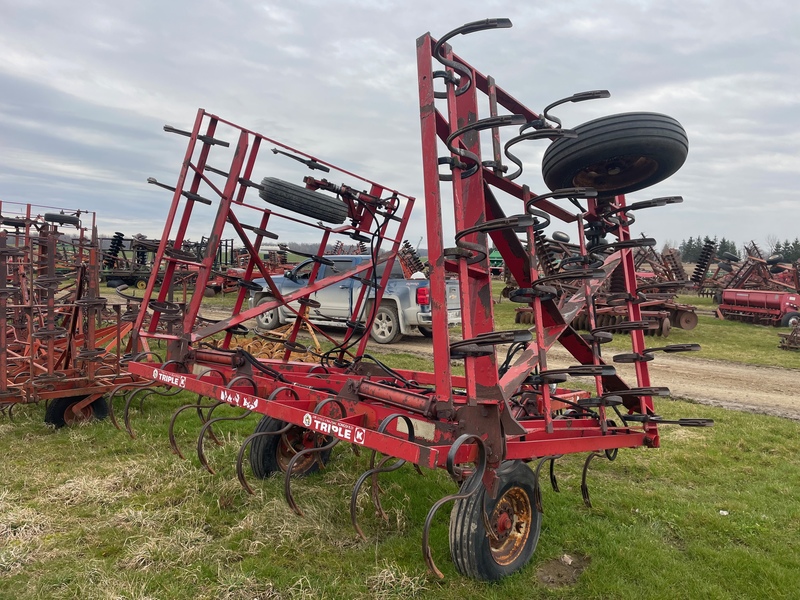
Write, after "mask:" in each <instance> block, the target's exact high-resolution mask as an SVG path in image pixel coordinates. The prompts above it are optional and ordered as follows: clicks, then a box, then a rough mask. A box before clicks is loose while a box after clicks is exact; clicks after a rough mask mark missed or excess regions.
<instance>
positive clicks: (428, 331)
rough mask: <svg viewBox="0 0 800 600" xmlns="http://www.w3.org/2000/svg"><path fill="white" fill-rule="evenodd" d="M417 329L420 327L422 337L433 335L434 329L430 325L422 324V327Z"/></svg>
mask: <svg viewBox="0 0 800 600" xmlns="http://www.w3.org/2000/svg"><path fill="white" fill-rule="evenodd" d="M417 329H419V332H420V333H421V334H422V337H426V338H432V337H433V329H431V328H430V327H422V326H420V327H417Z"/></svg>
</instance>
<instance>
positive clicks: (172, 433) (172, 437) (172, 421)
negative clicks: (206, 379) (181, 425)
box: [168, 395, 215, 458]
mask: <svg viewBox="0 0 800 600" xmlns="http://www.w3.org/2000/svg"><path fill="white" fill-rule="evenodd" d="M204 397H205V396H203V395H198V396H197V400H198V403H197V404H184V405H183V406H181V407H179V408H177V409H176V410H175V412H174V413H172V418H171V419H170V420H169V430H168V431H169V445H170V446H171V447H172V451H173V452H174V453H175V454H177V455H178V456H179V457H181V458H185V457H184V456H183V452H181V450H180V448H179V447H178V440H177V439H176V438H175V423H176V422H177V420H178V416H179V415H180V414H181V413H182V412H183V411H185V410H189V409H190V408H196V409H197V412H198V413H199V414H200V416H201V422H203V423H205V420H204V419H202V415H203V412H202V409H204V408H211V407H213V406H215V405H213V404H200V399H202V398H204Z"/></svg>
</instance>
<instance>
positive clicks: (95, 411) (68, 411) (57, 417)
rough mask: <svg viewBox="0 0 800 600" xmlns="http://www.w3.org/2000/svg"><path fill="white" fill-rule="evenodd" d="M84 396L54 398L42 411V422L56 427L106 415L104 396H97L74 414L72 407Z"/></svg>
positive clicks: (106, 407)
mask: <svg viewBox="0 0 800 600" xmlns="http://www.w3.org/2000/svg"><path fill="white" fill-rule="evenodd" d="M85 397H86V396H73V397H71V398H54V399H53V400H50V402H49V403H48V405H47V410H46V411H45V413H44V422H45V423H48V424H50V425H55V426H56V428H57V429H58V428H61V427H64V426H65V425H70V426H71V425H75V424H76V423H79V422H82V421H91V420H93V419H97V420H100V419H105V418H106V417H107V416H108V403H107V402H106V399H105V398H98V399H97V400H95V401H94V402H92V403H91V404H89V405H88V406H84V407H83V409H82V410H81V412H80V415H79V416H75V414H74V413H73V412H72V407H73V406H74V405H76V404H77V403H78V402H80V401H81V400H83V399H84V398H85Z"/></svg>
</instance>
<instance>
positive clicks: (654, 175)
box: [542, 113, 689, 196]
mask: <svg viewBox="0 0 800 600" xmlns="http://www.w3.org/2000/svg"><path fill="white" fill-rule="evenodd" d="M574 130H575V132H577V134H578V137H577V138H561V139H557V140H556V141H554V142H553V143H552V144H550V146H548V147H547V149H546V150H545V152H544V157H543V159H542V175H543V177H544V181H545V183H546V184H547V187H549V188H550V189H551V190H557V189H561V188H569V187H591V188H594V189H596V190H597V192H598V194H599V195H600V196H616V195H618V194H628V193H630V192H635V191H637V190H641V189H644V188H646V187H649V186H651V185H655V184H656V183H658V182H660V181H663V180H664V179H666V178H667V177H669V176H670V175H672V174H673V173H675V172H676V171H677V170H678V169H680V168H681V166H682V165H683V163H684V162H685V161H686V155H687V154H688V152H689V140H688V138H687V137H686V131H685V130H684V129H683V127H682V126H681V124H680V123H678V121H676V120H675V119H673V118H672V117H668V116H667V115H661V114H658V113H622V114H618V115H609V116H607V117H601V118H599V119H595V120H593V121H589V122H587V123H583V124H582V125H578V126H577V127H575V128H574Z"/></svg>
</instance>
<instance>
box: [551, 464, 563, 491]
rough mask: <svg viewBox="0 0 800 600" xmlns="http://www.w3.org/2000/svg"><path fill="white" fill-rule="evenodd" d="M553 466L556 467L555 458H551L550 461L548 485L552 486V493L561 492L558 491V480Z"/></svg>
mask: <svg viewBox="0 0 800 600" xmlns="http://www.w3.org/2000/svg"><path fill="white" fill-rule="evenodd" d="M555 466H556V459H555V458H551V459H550V485H551V486H552V488H553V491H554V492H560V491H561V490H560V489H558V479H556V469H555Z"/></svg>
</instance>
